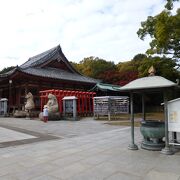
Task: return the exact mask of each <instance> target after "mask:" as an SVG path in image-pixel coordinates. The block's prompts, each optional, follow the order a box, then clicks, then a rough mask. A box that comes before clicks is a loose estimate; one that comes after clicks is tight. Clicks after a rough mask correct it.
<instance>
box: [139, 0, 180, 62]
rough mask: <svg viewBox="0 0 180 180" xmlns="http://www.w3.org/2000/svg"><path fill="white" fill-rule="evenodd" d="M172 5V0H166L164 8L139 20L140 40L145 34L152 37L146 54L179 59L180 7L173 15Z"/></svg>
mask: <svg viewBox="0 0 180 180" xmlns="http://www.w3.org/2000/svg"><path fill="white" fill-rule="evenodd" d="M174 1H179V0H174ZM172 7H173V0H167V4H166V5H165V8H166V9H165V10H163V11H162V12H161V13H160V14H158V15H156V16H154V17H152V16H149V17H148V18H147V20H146V21H144V22H141V28H140V29H139V30H138V32H137V34H138V36H139V37H140V39H142V40H144V38H145V37H146V36H147V35H150V37H151V38H152V41H151V42H150V48H149V49H148V50H147V51H146V53H147V54H149V55H152V54H162V55H165V56H167V55H172V58H174V59H175V60H176V61H177V62H178V61H179V60H180V9H178V10H177V12H176V14H175V15H173V14H172V12H171V10H172Z"/></svg>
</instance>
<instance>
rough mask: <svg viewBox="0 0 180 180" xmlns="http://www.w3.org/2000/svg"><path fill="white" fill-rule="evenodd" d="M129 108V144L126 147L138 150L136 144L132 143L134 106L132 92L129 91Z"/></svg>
mask: <svg viewBox="0 0 180 180" xmlns="http://www.w3.org/2000/svg"><path fill="white" fill-rule="evenodd" d="M130 108H131V144H129V146H128V149H130V150H138V146H137V145H136V144H135V143H134V107H133V92H130Z"/></svg>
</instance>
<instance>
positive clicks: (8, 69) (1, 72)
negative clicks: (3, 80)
mask: <svg viewBox="0 0 180 180" xmlns="http://www.w3.org/2000/svg"><path fill="white" fill-rule="evenodd" d="M14 68H15V66H10V67H6V68H4V69H2V70H1V71H0V74H3V73H6V72H8V71H11V70H12V69H14Z"/></svg>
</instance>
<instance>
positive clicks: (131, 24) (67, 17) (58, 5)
mask: <svg viewBox="0 0 180 180" xmlns="http://www.w3.org/2000/svg"><path fill="white" fill-rule="evenodd" d="M164 4H165V1H163V0H136V1H134V0H30V1H29V0H28V1H27V0H16V1H14V0H6V1H0V22H1V28H0V62H1V63H0V69H2V68H4V67H7V66H12V65H21V64H22V63H23V62H25V61H26V60H27V59H28V58H29V57H31V56H34V55H36V54H38V53H41V52H43V51H45V50H48V49H50V48H52V47H54V46H56V45H58V44H60V45H61V47H62V50H63V52H64V54H65V56H66V57H67V58H68V59H69V60H70V61H74V62H79V61H80V60H82V59H83V58H84V57H89V56H97V57H100V58H103V59H106V60H109V61H114V62H115V63H118V62H120V61H121V62H122V61H127V60H130V59H132V58H133V57H134V55H136V54H138V53H144V52H145V50H146V49H147V48H148V39H146V41H142V40H140V39H139V38H138V36H137V34H136V32H137V30H138V28H139V27H140V22H141V21H144V20H146V18H147V16H149V15H156V14H157V13H159V12H160V11H161V10H162V9H163V7H164ZM177 6H179V7H180V3H176V7H177Z"/></svg>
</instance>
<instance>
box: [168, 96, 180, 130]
mask: <svg viewBox="0 0 180 180" xmlns="http://www.w3.org/2000/svg"><path fill="white" fill-rule="evenodd" d="M168 131H172V132H180V98H178V99H174V100H171V101H168Z"/></svg>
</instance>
